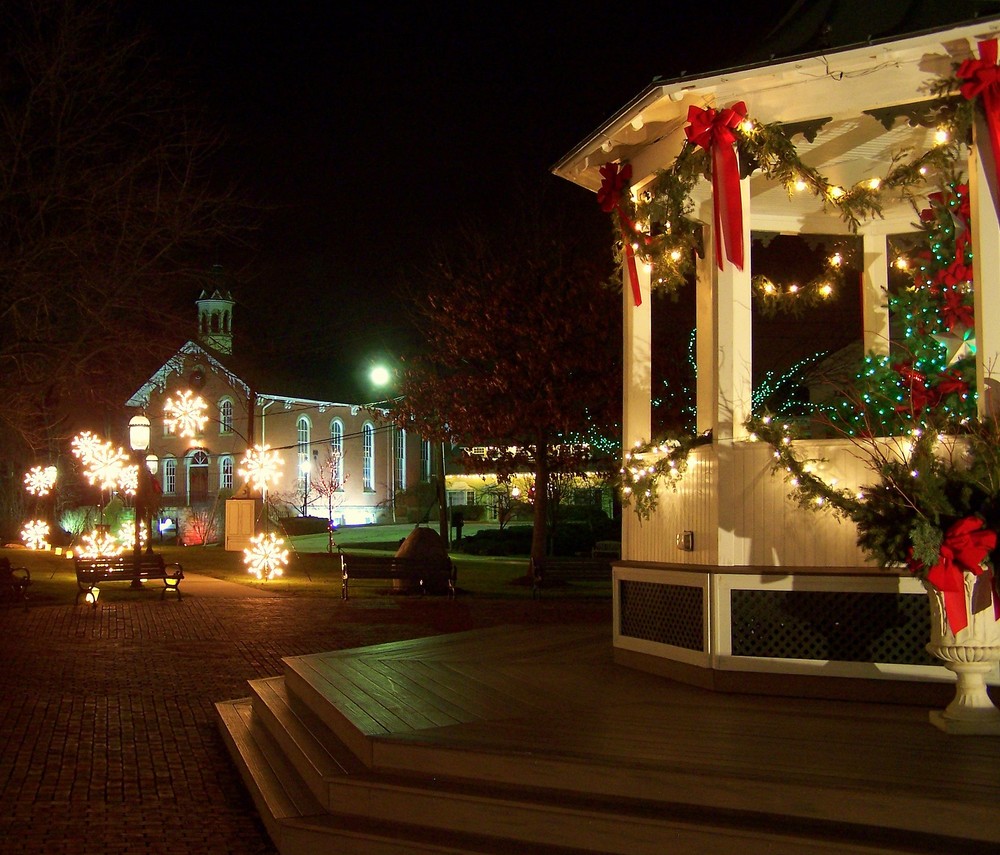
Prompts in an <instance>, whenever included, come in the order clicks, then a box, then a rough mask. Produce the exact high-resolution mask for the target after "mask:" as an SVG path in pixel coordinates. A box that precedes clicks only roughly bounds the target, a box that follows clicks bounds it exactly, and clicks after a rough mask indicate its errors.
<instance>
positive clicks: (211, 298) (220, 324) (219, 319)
mask: <svg viewBox="0 0 1000 855" xmlns="http://www.w3.org/2000/svg"><path fill="white" fill-rule="evenodd" d="M197 302H198V341H199V343H200V344H203V345H204V346H205V347H208V348H211V349H212V350H215V351H218V352H219V353H226V354H229V353H232V352H233V306H234V305H235V301H234V300H233V295H232V293H230V291H228V290H226V289H221V288H216V289H214V290H213V291H212V293H211V294H209V292H208V291H202V292H201V296H200V297H198V301H197Z"/></svg>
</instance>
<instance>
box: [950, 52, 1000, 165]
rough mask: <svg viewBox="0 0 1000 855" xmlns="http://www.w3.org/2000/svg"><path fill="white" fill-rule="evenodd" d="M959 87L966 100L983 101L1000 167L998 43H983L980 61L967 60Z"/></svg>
mask: <svg viewBox="0 0 1000 855" xmlns="http://www.w3.org/2000/svg"><path fill="white" fill-rule="evenodd" d="M958 77H959V79H960V80H962V81H964V82H963V83H962V85H961V86H960V87H959V90H960V91H961V93H962V95H963V97H965V98H966V99H967V100H969V101H971V100H972V99H973V98H976V97H979V98H982V100H983V112H984V113H985V114H986V126H987V128H988V129H989V132H990V145H991V146H992V147H993V159H994V162H995V163H996V164H997V166H998V168H1000V66H998V65H997V40H996V39H987V40H986V41H982V42H980V43H979V59H967V60H965V61H964V62H963V63H962V64H961V65H960V66H959V67H958Z"/></svg>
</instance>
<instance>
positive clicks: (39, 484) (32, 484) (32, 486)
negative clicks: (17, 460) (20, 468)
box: [24, 466, 56, 496]
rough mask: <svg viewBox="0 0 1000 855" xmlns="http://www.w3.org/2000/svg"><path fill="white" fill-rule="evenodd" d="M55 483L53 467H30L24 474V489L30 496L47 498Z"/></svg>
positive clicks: (54, 468) (54, 469)
mask: <svg viewBox="0 0 1000 855" xmlns="http://www.w3.org/2000/svg"><path fill="white" fill-rule="evenodd" d="M55 483H56V467H55V466H45V467H42V466H32V467H31V469H29V470H28V471H27V472H25V473H24V486H25V489H26V490H27V491H28V492H29V493H31V495H32V496H47V495H48V494H49V492H50V491H51V490H52V488H53V487H54V486H55Z"/></svg>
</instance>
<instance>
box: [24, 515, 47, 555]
mask: <svg viewBox="0 0 1000 855" xmlns="http://www.w3.org/2000/svg"><path fill="white" fill-rule="evenodd" d="M48 538H49V524H48V523H47V522H45V521H44V520H28V522H26V523H25V524H24V528H23V529H21V540H23V541H24V545H25V546H26V547H28V549H47V548H48V546H49V540H48Z"/></svg>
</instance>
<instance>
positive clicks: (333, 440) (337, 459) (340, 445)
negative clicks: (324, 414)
mask: <svg viewBox="0 0 1000 855" xmlns="http://www.w3.org/2000/svg"><path fill="white" fill-rule="evenodd" d="M330 455H331V456H332V458H333V469H332V472H331V475H332V477H333V482H334V483H335V484H339V485H340V486H339V487H338V488H337V489H339V490H343V489H344V423H343V422H342V421H341V420H340V419H334V420H333V421H332V422H330Z"/></svg>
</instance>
